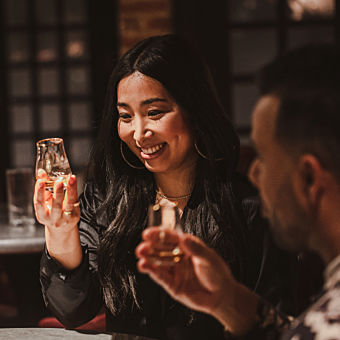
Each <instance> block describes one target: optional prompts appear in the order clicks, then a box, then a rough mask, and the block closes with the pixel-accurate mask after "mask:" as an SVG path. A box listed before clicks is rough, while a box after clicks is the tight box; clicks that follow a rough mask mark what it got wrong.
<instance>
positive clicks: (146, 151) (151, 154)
mask: <svg viewBox="0 0 340 340" xmlns="http://www.w3.org/2000/svg"><path fill="white" fill-rule="evenodd" d="M165 147H166V143H161V144H157V145H154V146H152V147H149V148H140V154H141V157H142V158H143V159H154V158H157V157H159V156H160V155H161V154H162V153H163V152H164V148H165Z"/></svg>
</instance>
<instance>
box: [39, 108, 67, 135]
mask: <svg viewBox="0 0 340 340" xmlns="http://www.w3.org/2000/svg"><path fill="white" fill-rule="evenodd" d="M40 127H41V130H42V132H55V131H60V130H61V128H62V124H61V114H60V107H59V105H57V104H42V105H41V107H40Z"/></svg>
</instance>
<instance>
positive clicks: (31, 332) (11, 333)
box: [0, 328, 154, 340]
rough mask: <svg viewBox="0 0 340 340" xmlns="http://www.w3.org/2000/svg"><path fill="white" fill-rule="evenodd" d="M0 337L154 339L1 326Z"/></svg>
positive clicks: (18, 339)
mask: <svg viewBox="0 0 340 340" xmlns="http://www.w3.org/2000/svg"><path fill="white" fill-rule="evenodd" d="M0 339H4V340H5V339H6V340H46V339H48V340H61V339H67V340H154V339H150V338H145V337H142V336H137V335H129V334H118V333H112V334H110V333H95V332H89V331H75V330H67V329H63V328H0Z"/></svg>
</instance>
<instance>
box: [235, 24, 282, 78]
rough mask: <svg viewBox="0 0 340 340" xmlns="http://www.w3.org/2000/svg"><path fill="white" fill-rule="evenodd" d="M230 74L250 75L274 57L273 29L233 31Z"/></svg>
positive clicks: (274, 39) (274, 38) (274, 40)
mask: <svg viewBox="0 0 340 340" xmlns="http://www.w3.org/2000/svg"><path fill="white" fill-rule="evenodd" d="M231 44H232V72H233V73H234V74H236V73H252V72H255V71H257V70H258V69H259V68H260V67H261V66H262V65H264V64H266V63H267V62H269V61H270V60H272V59H273V58H274V56H275V55H276V34H275V31H274V30H273V29H267V30H264V29H258V30H252V31H249V30H246V31H242V30H234V31H233V32H232V34H231Z"/></svg>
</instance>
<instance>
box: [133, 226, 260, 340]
mask: <svg viewBox="0 0 340 340" xmlns="http://www.w3.org/2000/svg"><path fill="white" fill-rule="evenodd" d="M143 240H144V242H142V243H141V244H140V245H139V246H138V247H137V249H136V255H137V257H139V261H138V269H139V270H140V271H141V272H142V273H147V274H149V275H150V277H151V278H152V279H153V280H154V281H156V282H157V283H158V284H159V285H160V286H162V287H163V288H164V289H165V290H166V291H167V292H168V293H169V294H170V295H171V296H172V297H173V298H174V299H175V300H178V301H179V302H181V303H183V304H185V305H186V306H188V307H189V308H191V309H194V310H198V311H201V312H205V313H207V314H211V315H213V316H214V317H215V318H217V319H218V320H219V321H220V322H221V323H223V324H224V326H226V327H227V328H228V329H229V330H230V331H231V332H232V333H234V334H240V335H241V334H244V333H246V331H247V330H248V329H249V328H251V326H252V325H253V324H254V322H255V321H256V306H257V301H258V299H257V296H256V295H255V294H253V293H252V292H250V291H249V290H248V289H247V288H245V287H244V286H242V285H240V284H239V283H237V281H236V280H235V279H234V277H233V276H232V274H231V271H230V269H229V267H228V266H227V264H226V263H225V262H224V261H223V259H222V258H221V257H219V256H218V255H217V254H216V252H215V251H214V250H212V249H210V248H209V247H207V246H206V245H205V244H204V243H203V242H202V241H201V240H200V239H198V238H197V237H195V236H193V235H189V234H184V233H178V232H176V231H175V230H169V229H165V228H159V227H155V228H148V229H146V230H145V231H144V232H143ZM162 243H164V244H169V243H172V244H178V246H179V247H180V249H181V250H182V251H183V253H184V256H183V258H182V259H181V261H180V262H178V263H173V264H165V263H162V262H161V259H160V261H155V252H154V249H159V248H160V245H161V244H162Z"/></svg>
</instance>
